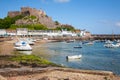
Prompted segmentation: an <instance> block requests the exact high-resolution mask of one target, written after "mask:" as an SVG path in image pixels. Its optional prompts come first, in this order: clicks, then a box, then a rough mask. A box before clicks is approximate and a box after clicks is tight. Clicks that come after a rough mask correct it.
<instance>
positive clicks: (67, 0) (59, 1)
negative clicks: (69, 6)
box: [54, 0, 70, 3]
mask: <svg viewBox="0 0 120 80" xmlns="http://www.w3.org/2000/svg"><path fill="white" fill-rule="evenodd" d="M54 1H55V2H57V3H67V2H70V0H54Z"/></svg>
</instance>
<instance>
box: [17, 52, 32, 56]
mask: <svg viewBox="0 0 120 80" xmlns="http://www.w3.org/2000/svg"><path fill="white" fill-rule="evenodd" d="M18 52H19V53H22V54H26V55H30V54H32V51H18Z"/></svg>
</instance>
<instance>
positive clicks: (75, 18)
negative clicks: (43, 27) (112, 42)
mask: <svg viewBox="0 0 120 80" xmlns="http://www.w3.org/2000/svg"><path fill="white" fill-rule="evenodd" d="M21 7H31V8H36V9H42V10H44V11H45V12H46V14H47V15H48V16H50V17H52V19H53V20H54V21H58V22H60V23H62V24H70V25H72V26H74V27H75V28H76V29H81V30H83V29H85V30H86V31H89V32H91V33H92V34H113V33H114V34H120V0H0V18H4V17H6V16H7V13H8V11H20V8H21Z"/></svg>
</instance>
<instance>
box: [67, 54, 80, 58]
mask: <svg viewBox="0 0 120 80" xmlns="http://www.w3.org/2000/svg"><path fill="white" fill-rule="evenodd" d="M81 57H82V55H73V56H67V57H66V58H67V59H80V58H81Z"/></svg>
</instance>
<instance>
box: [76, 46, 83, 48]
mask: <svg viewBox="0 0 120 80" xmlns="http://www.w3.org/2000/svg"><path fill="white" fill-rule="evenodd" d="M74 48H82V46H75V47H74Z"/></svg>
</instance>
